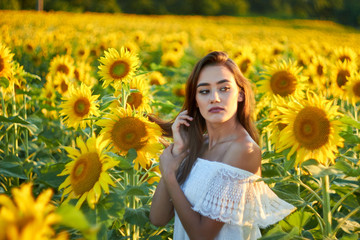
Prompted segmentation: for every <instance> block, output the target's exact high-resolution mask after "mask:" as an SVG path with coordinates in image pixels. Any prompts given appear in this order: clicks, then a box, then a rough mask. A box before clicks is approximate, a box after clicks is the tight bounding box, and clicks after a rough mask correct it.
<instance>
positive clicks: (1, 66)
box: [0, 57, 5, 72]
mask: <svg viewBox="0 0 360 240" xmlns="http://www.w3.org/2000/svg"><path fill="white" fill-rule="evenodd" d="M4 68H5V63H4V59H3V58H2V57H0V72H2V70H4Z"/></svg>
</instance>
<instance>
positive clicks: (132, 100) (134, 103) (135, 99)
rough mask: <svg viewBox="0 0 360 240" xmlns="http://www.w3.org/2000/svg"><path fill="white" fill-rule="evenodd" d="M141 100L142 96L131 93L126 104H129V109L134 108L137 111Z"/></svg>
mask: <svg viewBox="0 0 360 240" xmlns="http://www.w3.org/2000/svg"><path fill="white" fill-rule="evenodd" d="M142 98H143V95H142V94H141V93H140V92H133V93H131V94H130V96H129V97H128V99H127V103H129V105H130V106H131V107H134V108H135V109H138V107H139V106H140V105H141V103H142Z"/></svg>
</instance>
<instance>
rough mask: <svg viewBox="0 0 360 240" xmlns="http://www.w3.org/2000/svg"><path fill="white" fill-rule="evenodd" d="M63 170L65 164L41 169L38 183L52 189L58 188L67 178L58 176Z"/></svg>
mask: <svg viewBox="0 0 360 240" xmlns="http://www.w3.org/2000/svg"><path fill="white" fill-rule="evenodd" d="M64 169H65V163H56V164H53V165H50V166H49V167H47V168H43V169H41V172H40V175H39V177H38V181H40V182H42V183H43V184H46V185H49V186H51V187H53V188H56V189H57V188H58V187H59V186H60V184H61V183H63V182H64V181H65V179H66V177H67V176H58V174H59V173H61V172H62V171H63V170H64Z"/></svg>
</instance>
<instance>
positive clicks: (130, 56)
mask: <svg viewBox="0 0 360 240" xmlns="http://www.w3.org/2000/svg"><path fill="white" fill-rule="evenodd" d="M100 63H101V65H100V66H99V69H100V71H99V75H100V76H101V77H102V79H103V80H104V83H103V86H104V87H107V86H109V84H111V83H112V84H114V87H115V89H117V88H119V87H120V85H121V83H122V82H128V81H130V79H131V78H132V77H133V76H134V74H135V71H136V70H137V69H138V67H139V64H140V60H139V59H138V57H137V56H136V55H135V54H134V53H132V52H129V51H128V50H126V49H125V48H124V47H122V48H121V49H120V53H119V52H118V51H116V49H114V48H109V49H108V51H105V57H101V58H100Z"/></svg>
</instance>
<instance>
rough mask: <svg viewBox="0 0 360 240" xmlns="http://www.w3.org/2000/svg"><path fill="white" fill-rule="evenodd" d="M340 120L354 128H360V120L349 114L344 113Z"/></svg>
mask: <svg viewBox="0 0 360 240" xmlns="http://www.w3.org/2000/svg"><path fill="white" fill-rule="evenodd" d="M339 121H340V122H342V123H345V124H347V125H350V126H352V127H354V128H358V129H360V122H359V121H356V120H355V119H353V118H351V117H350V116H348V115H344V116H342V117H341V118H340V119H339Z"/></svg>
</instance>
